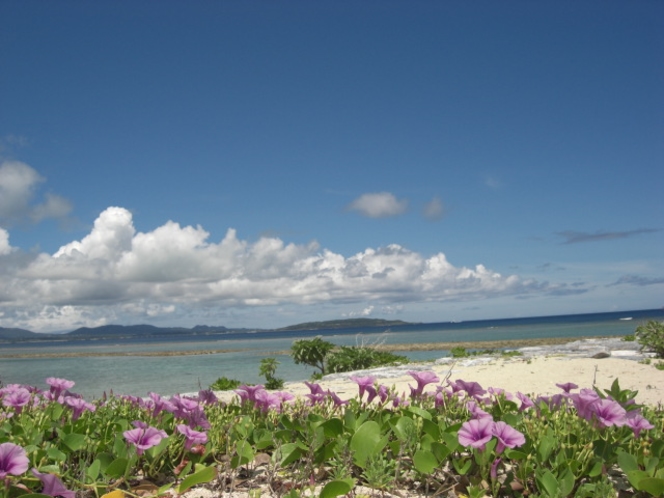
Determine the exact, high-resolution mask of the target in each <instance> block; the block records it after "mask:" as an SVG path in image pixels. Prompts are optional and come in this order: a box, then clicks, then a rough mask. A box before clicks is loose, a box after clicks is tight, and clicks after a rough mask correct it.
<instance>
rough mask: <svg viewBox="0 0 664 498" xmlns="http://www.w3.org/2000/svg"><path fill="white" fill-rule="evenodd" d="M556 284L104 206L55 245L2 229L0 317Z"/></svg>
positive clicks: (57, 318) (408, 254)
mask: <svg viewBox="0 0 664 498" xmlns="http://www.w3.org/2000/svg"><path fill="white" fill-rule="evenodd" d="M561 291H564V289H560V288H556V287H555V286H551V285H549V284H547V283H539V282H536V281H533V280H524V279H522V278H520V277H518V276H516V275H509V276H504V275H501V274H499V273H497V272H494V271H491V270H489V269H487V268H485V267H484V266H483V265H481V264H478V265H476V266H475V267H474V268H466V267H456V266H454V265H452V264H451V263H450V262H449V261H447V259H446V257H445V255H444V254H443V253H437V254H434V255H432V256H430V257H425V256H423V255H421V254H418V253H416V252H413V251H410V250H408V249H406V248H404V247H402V246H400V245H396V244H392V245H388V246H386V247H381V248H375V249H374V248H368V249H366V250H364V251H362V252H360V253H357V254H354V255H352V256H348V257H345V256H343V255H341V254H337V253H334V252H332V251H329V250H327V249H323V248H321V247H319V245H318V244H317V243H316V242H311V243H309V244H304V245H296V244H292V243H291V244H287V243H285V242H284V241H282V240H280V239H278V238H272V237H262V238H260V239H259V240H257V241H255V242H248V241H244V240H241V239H239V238H238V236H237V233H236V231H235V230H234V229H232V228H231V229H229V230H228V231H227V232H226V234H225V236H224V237H223V238H222V239H221V240H220V241H218V242H215V241H211V240H210V234H209V233H208V232H206V231H205V230H204V229H203V228H202V227H200V226H196V227H193V226H180V225H179V224H178V223H176V222H173V221H169V222H167V223H165V224H164V225H162V226H160V227H157V228H156V229H154V230H152V231H149V232H137V231H136V229H135V228H134V224H133V217H132V214H131V213H130V212H129V211H128V210H126V209H124V208H121V207H110V208H108V209H106V210H105V211H104V212H102V213H101V214H100V215H99V217H98V218H97V219H96V221H95V222H94V226H93V228H92V229H91V231H90V233H89V234H88V235H86V236H85V237H83V238H82V239H81V240H75V241H72V242H70V243H68V244H66V245H64V246H62V247H60V248H59V249H58V250H57V251H56V252H55V253H54V254H46V253H42V254H38V255H31V254H26V253H23V252H21V251H19V250H17V249H15V248H12V247H11V246H10V244H9V235H8V233H7V232H6V231H4V230H1V231H0V317H1V320H2V321H1V322H0V324H1V325H2V326H5V327H9V326H21V327H25V328H31V329H32V330H40V329H41V330H46V329H50V330H56V329H62V328H68V327H75V326H82V325H88V326H90V325H97V324H103V323H108V322H116V323H117V322H124V323H127V322H132V323H136V322H137V321H138V320H141V319H145V318H146V317H159V316H163V315H170V316H172V317H173V318H177V317H183V316H185V315H187V314H188V313H191V311H192V310H193V309H198V308H206V307H207V308H214V309H217V310H224V309H225V310H228V309H233V308H246V307H260V306H275V305H284V304H286V305H302V306H306V305H311V304H317V303H324V304H333V305H334V304H336V305H344V304H348V305H352V304H355V305H358V306H374V305H379V306H383V307H389V306H402V305H403V304H406V303H414V302H418V303H422V302H442V301H453V300H467V299H484V298H490V297H497V296H506V295H521V294H529V293H532V292H535V293H554V292H561Z"/></svg>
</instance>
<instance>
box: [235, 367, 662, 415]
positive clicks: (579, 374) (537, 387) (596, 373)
mask: <svg viewBox="0 0 664 498" xmlns="http://www.w3.org/2000/svg"><path fill="white" fill-rule="evenodd" d="M485 361H486V363H484V364H479V365H478V364H476V360H474V361H473V362H467V361H463V360H460V361H458V362H456V363H454V364H450V365H434V364H432V365H431V368H430V369H429V370H432V371H434V372H435V373H436V374H437V375H438V377H440V379H441V381H442V380H443V379H444V378H445V377H446V376H447V375H448V374H450V377H449V378H450V380H457V379H462V380H464V381H467V382H469V381H474V382H478V383H479V384H480V385H481V386H482V387H483V388H485V389H486V388H488V387H494V388H502V389H505V390H506V391H508V392H511V393H515V392H517V391H521V392H522V393H524V394H534V395H551V394H557V393H560V392H562V391H561V390H560V388H558V387H556V383H559V384H561V383H565V382H574V383H575V384H577V385H578V386H579V388H592V387H593V384H595V385H597V387H599V388H600V389H609V388H610V387H611V384H612V383H613V381H614V380H615V379H616V378H617V379H618V381H619V383H620V387H621V388H622V389H631V390H636V391H638V392H639V393H638V395H637V397H636V401H637V403H641V404H647V405H657V404H660V403H662V404H664V370H657V369H656V368H655V367H654V366H653V365H644V364H641V363H638V362H637V361H634V360H626V359H620V358H605V359H592V358H570V357H565V356H540V357H535V358H532V359H530V360H526V359H522V358H516V359H515V358H509V359H501V358H496V359H489V358H487V359H485ZM467 363H475V364H472V365H470V366H464V365H465V364H467ZM420 369H421V367H420ZM382 371H383V372H384V375H383V376H381V374H380V373H375V374H374V373H372V374H371V375H372V376H374V377H375V378H376V381H377V382H378V383H380V384H385V385H387V386H395V387H396V390H397V393H406V394H408V393H410V389H409V387H408V385H409V384H411V385H413V386H414V385H415V381H414V380H413V378H412V377H411V376H410V375H408V374H407V373H403V372H402V373H401V375H400V376H398V377H394V376H393V375H394V373H395V372H394V371H392V372H390V371H385V370H384V369H383V370H382ZM358 375H360V374H358ZM361 375H366V373H362V374H361ZM318 383H319V384H320V385H321V386H322V387H323V389H325V390H326V389H331V390H333V391H335V392H336V393H337V394H338V395H339V397H340V398H341V399H349V398H352V397H354V396H356V395H357V394H358V388H357V384H356V383H355V382H353V381H351V380H325V379H324V380H322V381H320V382H318ZM284 391H288V392H291V393H293V394H295V395H303V394H307V393H309V388H308V387H307V386H306V385H305V384H304V383H301V382H295V383H288V384H286V386H285V388H284ZM425 391H432V392H435V385H433V384H430V385H428V386H427V387H426V389H425ZM233 396H235V395H234V394H233V393H232V392H231V393H224V394H223V396H222V399H224V400H226V401H228V400H230V399H231V398H232V397H233Z"/></svg>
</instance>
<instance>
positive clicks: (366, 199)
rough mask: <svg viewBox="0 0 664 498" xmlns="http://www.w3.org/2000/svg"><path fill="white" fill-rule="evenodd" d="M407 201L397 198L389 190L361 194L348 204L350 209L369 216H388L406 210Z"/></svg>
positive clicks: (396, 214)
mask: <svg viewBox="0 0 664 498" xmlns="http://www.w3.org/2000/svg"><path fill="white" fill-rule="evenodd" d="M407 208H408V201H407V200H406V199H397V198H396V197H395V196H394V194H392V193H390V192H377V193H368V194H362V195H361V196H360V197H358V198H357V199H355V200H354V201H353V202H351V203H350V204H349V205H348V209H349V210H351V211H357V212H358V213H360V214H361V215H363V216H367V217H369V218H389V217H391V216H398V215H400V214H402V213H404V212H405V211H406V209H407Z"/></svg>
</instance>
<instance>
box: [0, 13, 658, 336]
mask: <svg viewBox="0 0 664 498" xmlns="http://www.w3.org/2000/svg"><path fill="white" fill-rule="evenodd" d="M0 17H2V19H3V20H4V22H3V29H2V31H1V32H0V45H1V46H2V50H0V67H2V71H1V72H0V326H3V327H22V328H28V329H31V330H35V331H52V330H70V329H73V328H76V327H79V326H83V325H85V326H95V325H103V324H107V323H123V324H131V323H152V324H155V325H160V326H167V325H184V326H193V325H196V324H209V325H226V326H230V327H278V326H284V325H289V324H293V323H298V322H302V321H310V320H325V319H337V318H344V317H346V318H350V317H360V316H365V317H374V318H394V319H402V320H409V321H424V322H433V321H447V320H470V319H482V318H499V317H517V316H532V315H554V314H565V313H584V312H596V311H612V310H628V309H647V308H657V307H661V306H662V305H664V251H663V250H662V249H664V232H663V231H662V230H663V228H664V226H663V221H662V220H663V219H664V218H663V216H662V215H663V214H664V197H663V196H662V185H663V184H664V168H663V167H662V165H663V164H664V134H663V132H664V91H663V90H662V89H663V88H664V64H663V62H664V61H663V57H662V54H664V30H662V29H661V27H662V25H664V3H662V2H659V1H634V2H623V1H601V2H600V1H587V2H566V1H556V2H527V1H504V2H493V1H491V2H482V1H476V2H452V1H450V2H446V1H442V2H420V1H412V2H411V1H409V2H393V1H366V2H347V1H335V2H326V1H321V2H309V1H288V2H267V1H266V2H255V1H243V2H216V1H215V2H211V1H196V2H186V3H185V2H174V1H160V2H148V1H140V0H138V1H113V2H111V1H98V2H84V1H61V2H43V1H32V0H26V1H11V0H10V1H5V2H2V3H1V4H0Z"/></svg>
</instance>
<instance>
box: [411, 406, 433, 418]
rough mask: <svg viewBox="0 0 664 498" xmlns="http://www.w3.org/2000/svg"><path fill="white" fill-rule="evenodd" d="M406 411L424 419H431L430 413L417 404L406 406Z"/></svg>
mask: <svg viewBox="0 0 664 498" xmlns="http://www.w3.org/2000/svg"><path fill="white" fill-rule="evenodd" d="M408 411H409V412H410V413H412V414H413V415H417V416H418V417H422V418H423V419H424V420H431V414H430V413H429V412H428V411H427V410H425V409H423V408H420V407H419V406H414V405H410V406H409V407H408Z"/></svg>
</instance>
